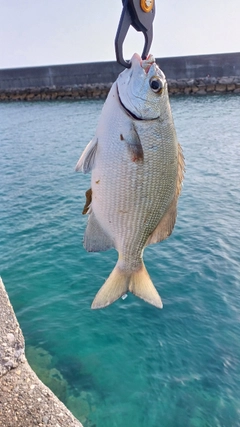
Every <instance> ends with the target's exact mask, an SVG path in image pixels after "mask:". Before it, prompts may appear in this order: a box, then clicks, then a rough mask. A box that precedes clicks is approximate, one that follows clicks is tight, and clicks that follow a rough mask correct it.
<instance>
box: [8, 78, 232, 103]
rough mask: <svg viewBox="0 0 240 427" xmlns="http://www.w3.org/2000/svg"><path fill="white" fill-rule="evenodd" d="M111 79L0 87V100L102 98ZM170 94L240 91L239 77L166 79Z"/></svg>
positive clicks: (104, 96) (105, 94)
mask: <svg viewBox="0 0 240 427" xmlns="http://www.w3.org/2000/svg"><path fill="white" fill-rule="evenodd" d="M111 85H112V83H105V84H104V83H102V84H98V83H96V84H84V85H75V86H74V87H70V86H66V87H56V86H50V87H43V88H35V87H32V88H26V89H11V90H7V91H0V101H50V100H67V99H69V100H74V99H75V100H81V99H82V100H83V99H99V98H100V99H105V98H106V97H107V94H108V92H109V90H110V88H111ZM168 91H169V94H170V95H206V94H222V93H235V94H240V77H221V78H215V77H206V78H201V79H189V80H187V79H179V80H171V79H169V80H168Z"/></svg>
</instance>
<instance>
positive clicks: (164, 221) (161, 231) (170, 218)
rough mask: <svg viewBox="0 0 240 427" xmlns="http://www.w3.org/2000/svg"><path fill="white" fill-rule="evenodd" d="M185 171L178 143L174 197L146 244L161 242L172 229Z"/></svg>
mask: <svg viewBox="0 0 240 427" xmlns="http://www.w3.org/2000/svg"><path fill="white" fill-rule="evenodd" d="M184 171H185V163H184V157H183V153H182V148H181V146H180V144H178V173H177V184H176V192H175V195H174V198H173V200H172V202H171V204H170V205H169V208H168V210H167V212H166V213H165V214H164V215H163V217H162V218H161V220H160V222H159V224H158V225H157V227H156V228H155V230H154V231H153V232H152V234H150V236H149V238H148V240H147V242H146V245H145V246H148V245H152V244H153V243H157V242H161V241H162V240H164V239H167V237H169V236H170V235H171V233H172V231H173V228H174V225H175V222H176V218H177V201H178V196H179V195H180V193H181V188H182V181H183V178H184Z"/></svg>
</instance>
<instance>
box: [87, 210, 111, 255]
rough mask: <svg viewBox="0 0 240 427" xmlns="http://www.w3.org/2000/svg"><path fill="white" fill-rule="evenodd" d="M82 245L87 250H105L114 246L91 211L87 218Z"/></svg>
mask: <svg viewBox="0 0 240 427" xmlns="http://www.w3.org/2000/svg"><path fill="white" fill-rule="evenodd" d="M83 246H84V248H85V249H86V251H88V252H101V251H107V250H108V249H111V248H113V247H114V244H113V241H112V239H111V238H110V237H109V235H108V234H107V233H106V232H105V231H104V230H103V228H102V227H101V225H100V224H99V222H98V220H97V218H96V217H95V215H94V213H93V212H91V213H90V215H89V218H88V223H87V228H86V231H85V234H84V241H83Z"/></svg>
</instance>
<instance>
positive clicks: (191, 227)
mask: <svg viewBox="0 0 240 427" xmlns="http://www.w3.org/2000/svg"><path fill="white" fill-rule="evenodd" d="M102 105H103V102H102V101H99V102H98V101H86V102H43V103H40V102H39V103H37V102H36V103H30V102H29V103H5V104H0V275H1V276H2V279H3V281H4V283H5V286H6V288H7V291H8V293H9V296H10V299H11V302H12V304H13V306H14V309H15V312H16V314H17V318H18V320H19V323H20V325H21V328H22V330H23V333H24V336H25V339H26V351H27V356H28V359H29V362H30V363H31V365H32V366H33V368H34V369H35V371H36V372H37V373H38V375H39V377H40V378H41V379H42V380H43V381H44V382H45V383H46V384H47V385H48V386H49V387H50V388H52V390H53V391H54V392H55V393H56V394H57V395H58V396H59V397H60V399H61V400H62V401H63V402H64V403H65V404H66V405H67V407H68V408H69V409H70V410H71V411H72V412H73V413H74V415H75V416H76V417H77V418H78V419H79V420H80V421H81V422H82V423H83V425H84V427H94V426H95V427H145V426H148V427H220V426H221V427H237V426H240V239H239V233H240V189H239V187H240V97H238V96H227V95H226V96H224V95H222V96H212V97H211V96H209V97H186V98H184V97H179V98H171V106H172V110H173V115H174V121H175V125H176V129H177V134H178V139H179V142H180V143H181V145H182V147H183V150H184V156H185V160H186V175H185V180H184V187H183V191H182V195H181V197H180V200H179V209H178V219H177V224H176V226H175V229H174V232H173V234H172V236H171V237H170V238H169V239H168V240H166V241H164V242H162V243H160V244H157V245H152V246H151V247H149V248H147V249H146V250H145V255H144V260H145V263H146V266H147V269H148V271H149V273H150V275H151V277H152V280H153V282H154V284H155V285H156V287H157V289H158V291H159V293H160V295H161V297H162V300H163V304H164V308H163V310H158V309H157V308H154V307H152V306H150V305H148V304H147V303H145V302H144V301H142V300H140V299H138V298H136V297H134V296H133V295H131V294H129V296H128V297H127V298H126V299H125V300H122V299H120V300H118V301H117V302H116V303H114V304H113V305H111V306H109V307H108V308H106V309H104V310H96V311H92V310H91V309H90V305H91V302H92V300H93V297H94V296H95V294H96V292H97V291H98V289H99V288H100V286H101V285H102V284H103V282H104V280H105V279H106V278H107V276H108V275H109V273H110V272H111V270H112V269H113V267H114V265H115V262H116V259H117V253H116V252H115V251H114V250H110V251H107V252H103V253H96V254H94V253H87V252H86V251H85V250H84V249H83V246H82V238H83V233H84V229H85V226H86V220H87V218H86V216H82V214H81V211H82V208H83V206H84V202H85V191H86V190H87V189H88V188H89V183H90V176H89V175H83V174H81V173H80V174H77V173H75V172H74V168H75V164H76V162H77V160H78V158H79V156H80V154H81V152H82V150H83V148H84V147H85V145H86V144H87V143H88V142H89V140H90V139H91V138H92V137H93V135H94V132H95V128H96V124H97V121H98V117H99V114H100V111H101V108H102ZM113 125H114V124H113Z"/></svg>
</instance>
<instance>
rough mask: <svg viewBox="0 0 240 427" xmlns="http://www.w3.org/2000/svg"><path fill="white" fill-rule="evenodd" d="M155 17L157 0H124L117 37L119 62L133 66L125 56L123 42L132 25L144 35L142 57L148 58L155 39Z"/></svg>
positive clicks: (116, 49)
mask: <svg viewBox="0 0 240 427" xmlns="http://www.w3.org/2000/svg"><path fill="white" fill-rule="evenodd" d="M154 17H155V0H123V10H122V14H121V17H120V21H119V25H118V29H117V34H116V37H115V52H116V58H117V62H119V64H121V65H123V66H124V67H126V68H130V67H131V63H130V62H129V61H128V62H127V61H125V60H124V58H123V42H124V40H125V37H126V35H127V32H128V30H129V27H130V25H132V26H133V28H135V30H137V31H141V32H142V33H143V35H144V39H145V43H144V48H143V52H142V59H146V57H147V55H148V53H149V50H150V47H151V44H152V39H153V20H154Z"/></svg>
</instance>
